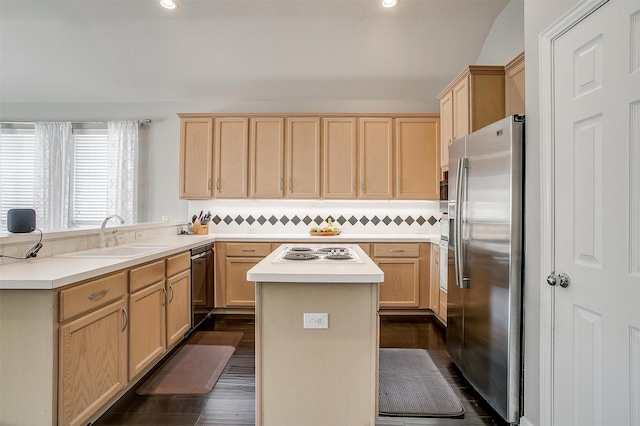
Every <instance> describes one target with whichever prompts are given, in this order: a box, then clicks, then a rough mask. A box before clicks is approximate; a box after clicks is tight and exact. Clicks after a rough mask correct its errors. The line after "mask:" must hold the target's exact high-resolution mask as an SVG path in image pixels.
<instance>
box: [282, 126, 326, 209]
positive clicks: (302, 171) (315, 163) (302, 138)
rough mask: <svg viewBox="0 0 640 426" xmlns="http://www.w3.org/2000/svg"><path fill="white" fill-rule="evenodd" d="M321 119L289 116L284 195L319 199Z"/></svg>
mask: <svg viewBox="0 0 640 426" xmlns="http://www.w3.org/2000/svg"><path fill="white" fill-rule="evenodd" d="M320 155H321V139H320V117H288V118H287V141H286V145H285V195H286V197H287V198H320V181H321V169H320Z"/></svg>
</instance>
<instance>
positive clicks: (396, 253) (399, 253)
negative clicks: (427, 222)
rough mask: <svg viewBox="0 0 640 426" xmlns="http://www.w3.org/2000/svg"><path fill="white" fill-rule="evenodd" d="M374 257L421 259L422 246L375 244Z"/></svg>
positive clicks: (416, 244)
mask: <svg viewBox="0 0 640 426" xmlns="http://www.w3.org/2000/svg"><path fill="white" fill-rule="evenodd" d="M373 256H374V257H420V244H419V243H415V244H413V243H410V244H374V246H373Z"/></svg>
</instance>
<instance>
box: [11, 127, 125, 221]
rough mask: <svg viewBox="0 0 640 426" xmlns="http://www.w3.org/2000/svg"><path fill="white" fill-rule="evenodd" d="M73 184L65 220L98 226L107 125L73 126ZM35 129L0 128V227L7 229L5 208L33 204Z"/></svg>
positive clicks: (103, 210)
mask: <svg viewBox="0 0 640 426" xmlns="http://www.w3.org/2000/svg"><path fill="white" fill-rule="evenodd" d="M73 139H74V161H73V165H72V167H73V186H72V194H71V200H70V202H71V205H70V209H69V215H70V216H71V217H70V218H69V221H68V222H69V223H70V224H71V226H72V227H79V226H93V225H100V224H101V223H102V220H103V219H104V218H105V217H106V216H107V215H108V214H111V213H113V212H112V211H108V199H107V188H108V179H109V177H108V141H109V138H108V131H107V128H100V129H96V128H92V129H86V128H76V127H74V129H73ZM35 146H36V143H35V130H34V129H33V127H32V128H7V127H2V128H0V215H1V216H0V229H1V230H3V231H6V229H7V211H8V210H9V209H12V208H33V206H34V185H35V184H36V182H34V180H35V179H34V175H35V173H34V158H35Z"/></svg>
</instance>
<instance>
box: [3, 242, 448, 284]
mask: <svg viewBox="0 0 640 426" xmlns="http://www.w3.org/2000/svg"><path fill="white" fill-rule="evenodd" d="M214 241H238V242H241V241H274V242H291V243H306V244H307V245H308V244H310V243H312V244H321V245H324V246H326V245H327V244H328V243H329V244H331V245H334V244H338V245H341V244H348V243H376V242H398V243H401V242H431V243H434V244H437V243H438V242H439V241H440V236H439V235H429V234H341V235H336V236H333V237H324V236H311V235H309V234H271V233H266V234H209V235H174V236H171V237H165V238H158V239H154V240H146V241H140V242H136V243H140V244H149V243H153V244H158V245H164V246H165V247H158V248H157V249H154V250H150V251H148V252H145V253H144V254H142V255H139V256H132V257H127V258H122V257H118V258H116V257H112V258H93V257H61V256H54V257H44V258H35V259H29V260H25V261H22V262H16V263H11V264H7V265H2V266H0V290H53V289H57V288H60V287H63V286H66V285H69V284H73V283H76V282H78V281H83V280H86V279H90V278H94V277H98V276H100V275H104V274H108V273H111V272H115V271H118V270H121V269H124V268H129V267H132V266H135V265H139V264H141V263H145V262H150V261H152V260H155V259H158V258H161V257H164V256H170V255H172V254H176V253H180V252H182V251H185V250H189V249H190V248H192V247H197V246H199V245H202V244H206V243H211V242H214ZM353 247H355V249H356V250H358V253H360V252H361V250H360V248H359V247H356V246H353ZM67 255H68V254H67ZM65 256H66V255H65ZM361 257H363V258H364V259H368V261H369V262H371V264H372V265H373V266H375V264H373V262H372V261H371V260H370V259H369V258H368V256H367V255H366V254H364V253H362V254H361ZM367 264H368V263H367ZM375 268H376V269H378V268H377V266H376V267H375ZM305 269H306V267H305ZM356 269H357V268H356ZM364 269H365V268H361V271H360V272H363V271H364ZM341 271H342V272H341ZM369 272H370V271H369ZM369 272H367V271H364V272H363V273H364V277H366V276H367V275H366V274H368V273H369ZM315 273H316V272H314V274H315ZM378 273H379V274H381V271H380V270H379V269H378V271H374V273H373V275H372V276H370V278H371V279H374V281H369V282H376V281H375V279H377V278H374V277H376V276H377V275H375V274H378ZM357 274H358V272H357V271H355V270H351V269H348V268H342V267H341V266H337V265H334V267H332V270H331V271H329V272H323V271H317V276H318V277H325V278H323V279H324V280H325V281H326V280H327V279H329V278H326V277H327V276H330V275H331V276H333V278H332V279H333V281H326V282H338V281H339V280H340V279H341V278H340V276H342V277H343V278H344V279H346V278H349V277H351V278H352V279H353V277H354V276H355V275H357ZM288 276H289V277H293V276H296V274H295V273H293V272H292V273H288ZM309 279H315V278H312V277H311V278H309ZM318 279H319V278H318ZM367 279H368V278H367ZM380 281H382V278H381V276H380ZM352 282H358V281H352Z"/></svg>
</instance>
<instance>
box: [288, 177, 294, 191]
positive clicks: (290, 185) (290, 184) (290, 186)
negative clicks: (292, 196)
mask: <svg viewBox="0 0 640 426" xmlns="http://www.w3.org/2000/svg"><path fill="white" fill-rule="evenodd" d="M292 180H293V179H291V178H289V192H291V188H292V186H293V185H292V183H291V181H292Z"/></svg>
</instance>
